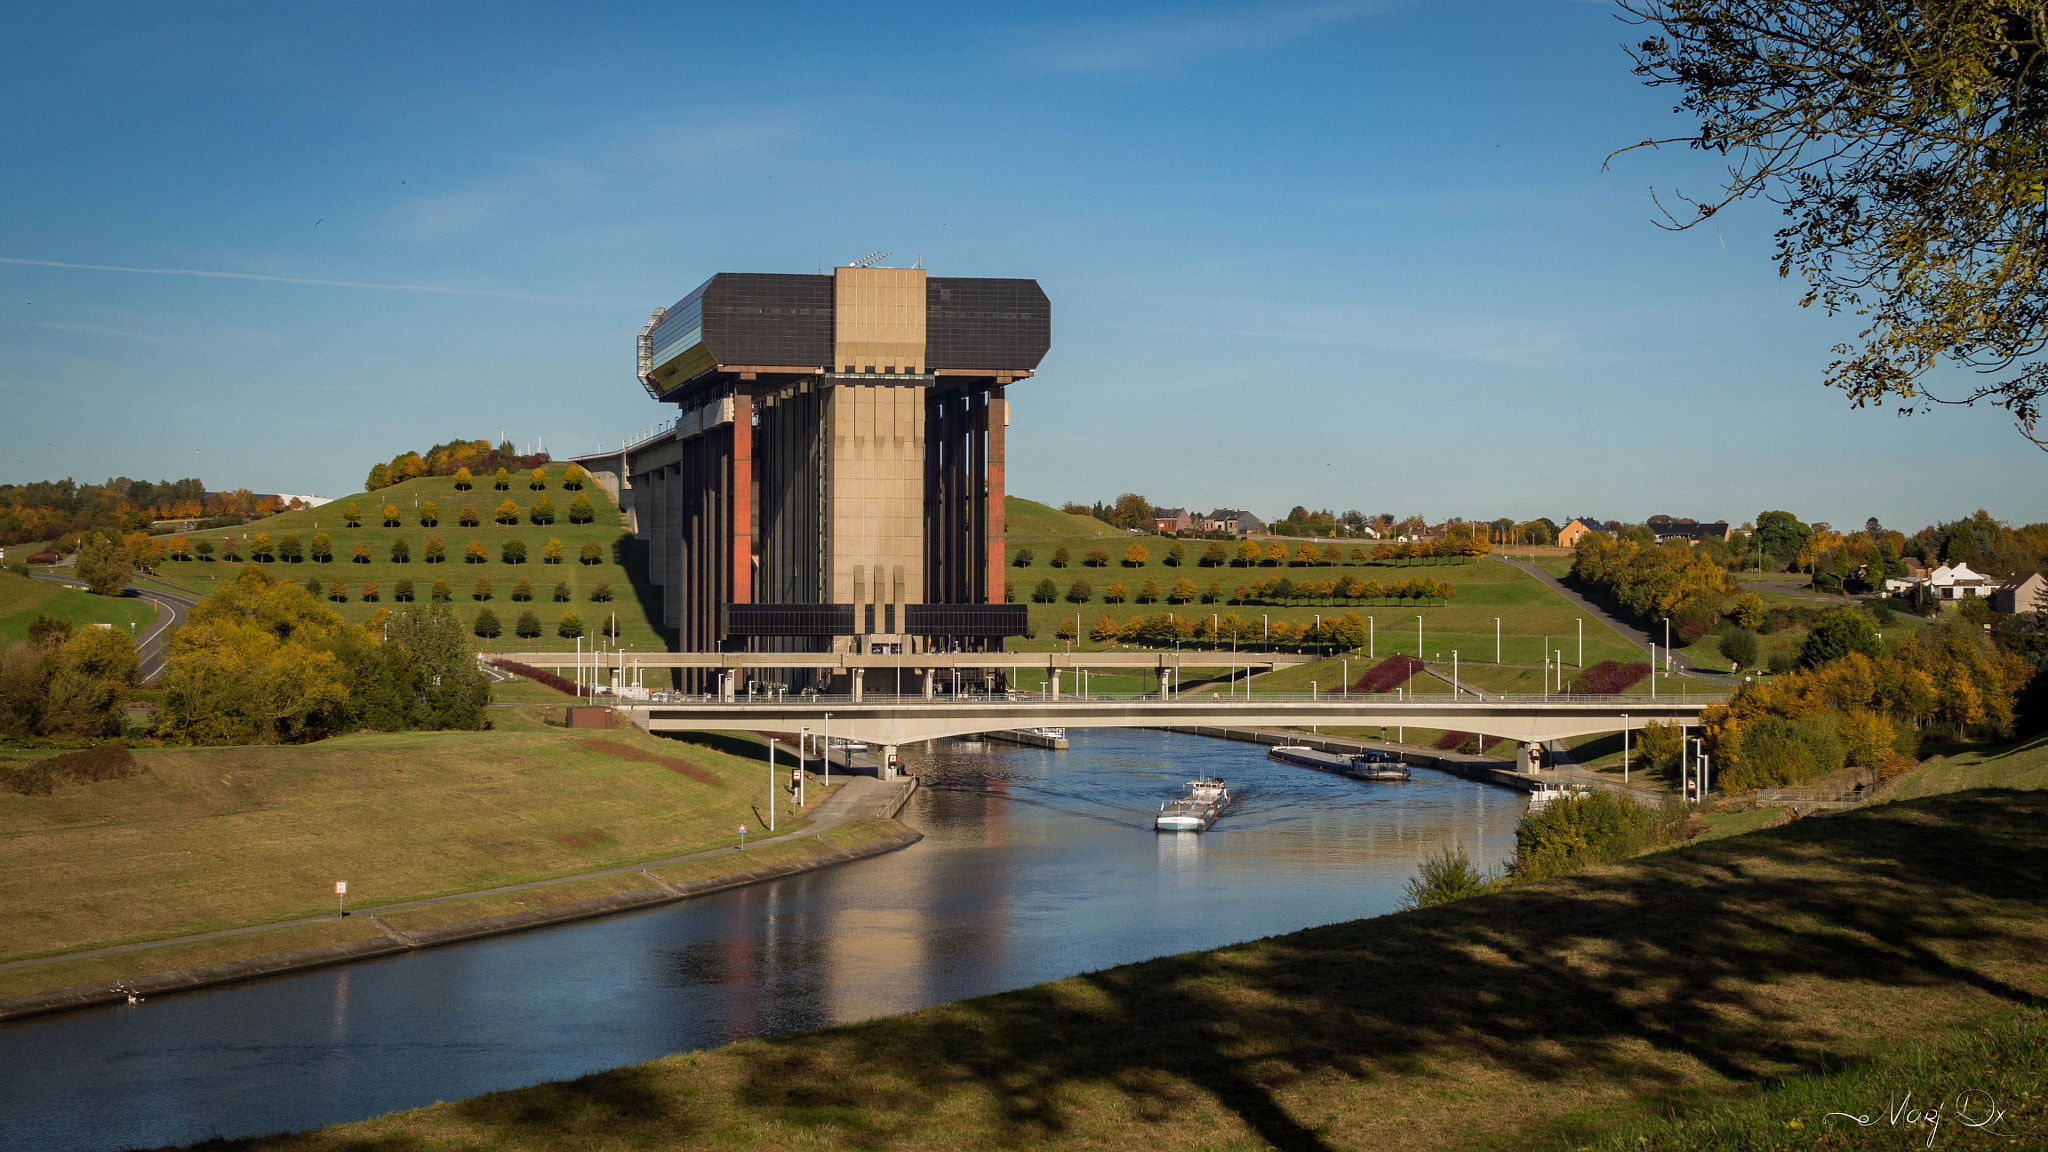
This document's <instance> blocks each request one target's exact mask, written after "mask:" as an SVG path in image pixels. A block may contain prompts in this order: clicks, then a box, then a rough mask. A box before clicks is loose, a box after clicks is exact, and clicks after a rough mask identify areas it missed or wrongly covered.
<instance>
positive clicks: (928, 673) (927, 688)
mask: <svg viewBox="0 0 2048 1152" xmlns="http://www.w3.org/2000/svg"><path fill="white" fill-rule="evenodd" d="M924 698H925V699H927V700H929V699H931V698H932V670H931V669H929V668H927V669H925V670H924Z"/></svg>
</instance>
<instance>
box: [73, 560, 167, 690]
mask: <svg viewBox="0 0 2048 1152" xmlns="http://www.w3.org/2000/svg"><path fill="white" fill-rule="evenodd" d="M33 575H34V576H35V578H36V579H38V580H48V581H50V582H51V583H53V584H62V585H64V586H66V587H68V588H78V589H83V588H85V586H86V585H85V581H83V580H80V579H79V578H78V577H76V576H59V575H56V574H54V573H48V572H37V573H33ZM142 579H143V580H147V581H149V583H150V584H152V585H155V587H145V586H143V585H142V584H140V583H130V584H129V585H128V587H127V588H125V589H123V591H124V592H129V593H133V594H134V595H135V596H136V597H138V598H140V599H143V600H147V601H149V602H150V603H151V604H154V605H156V623H155V624H152V625H150V626H149V628H148V629H147V630H145V631H143V632H142V633H141V634H140V635H138V636H137V637H136V638H135V661H136V668H135V675H136V678H137V679H138V680H139V681H141V682H142V683H144V684H147V683H149V682H150V681H152V680H154V679H156V678H157V677H158V676H160V675H162V674H163V670H164V655H165V651H166V650H167V649H168V648H169V646H170V645H169V640H170V635H171V629H173V628H176V627H177V626H178V625H180V624H183V623H184V622H185V613H186V612H187V611H188V610H189V609H191V608H194V607H197V606H198V604H199V601H198V600H196V599H194V598H193V596H192V594H191V593H189V592H186V591H185V590H183V589H180V588H172V587H171V586H169V585H166V584H164V583H163V582H162V581H160V580H157V579H155V578H153V577H148V576H145V577H142Z"/></svg>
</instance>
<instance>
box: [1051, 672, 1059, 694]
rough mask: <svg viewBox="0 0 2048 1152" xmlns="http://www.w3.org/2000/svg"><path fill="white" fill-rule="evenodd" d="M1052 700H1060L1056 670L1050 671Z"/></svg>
mask: <svg viewBox="0 0 2048 1152" xmlns="http://www.w3.org/2000/svg"><path fill="white" fill-rule="evenodd" d="M1052 698H1053V699H1055V700H1057V699H1059V698H1060V670H1059V669H1057V668H1055V669H1053V670H1052Z"/></svg>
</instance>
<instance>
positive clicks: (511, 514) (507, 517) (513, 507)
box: [495, 496, 519, 524]
mask: <svg viewBox="0 0 2048 1152" xmlns="http://www.w3.org/2000/svg"><path fill="white" fill-rule="evenodd" d="M495 519H496V520H497V522H498V523H500V524H517V523H519V505H517V504H514V503H513V502H512V498H511V497H510V496H507V497H505V499H503V500H502V501H500V502H499V503H498V513H497V516H496V517H495Z"/></svg>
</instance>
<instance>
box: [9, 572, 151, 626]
mask: <svg viewBox="0 0 2048 1152" xmlns="http://www.w3.org/2000/svg"><path fill="white" fill-rule="evenodd" d="M38 616H51V617H54V618H56V619H59V620H69V621H70V622H71V625H72V627H74V628H83V627H86V626H88V625H92V624H111V625H113V626H115V627H117V628H124V629H132V630H133V631H134V632H135V633H138V634H139V633H140V632H141V631H142V630H143V629H146V628H148V627H149V626H150V625H152V624H154V623H156V605H154V604H151V603H150V602H149V601H147V600H138V599H136V598H135V597H132V596H95V595H93V594H92V593H90V592H80V591H77V590H75V589H71V588H66V587H64V586H63V585H61V584H53V583H51V582H50V581H48V580H31V579H29V578H28V577H26V576H17V575H15V574H14V573H12V572H8V571H5V570H0V644H13V643H15V642H17V641H19V640H21V639H22V638H23V637H25V636H27V635H28V626H29V622H30V621H32V620H34V619H35V618H36V617H38Z"/></svg>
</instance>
